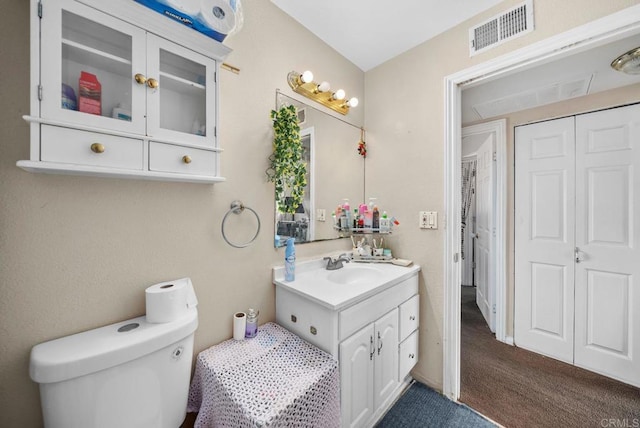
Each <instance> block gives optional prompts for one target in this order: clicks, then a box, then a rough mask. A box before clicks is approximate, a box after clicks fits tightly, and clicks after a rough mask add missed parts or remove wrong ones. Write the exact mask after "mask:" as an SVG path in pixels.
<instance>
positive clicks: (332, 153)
mask: <svg viewBox="0 0 640 428" xmlns="http://www.w3.org/2000/svg"><path fill="white" fill-rule="evenodd" d="M285 105H294V106H295V107H296V109H297V111H298V124H299V125H300V136H301V138H302V144H303V147H304V156H303V158H304V161H305V162H306V163H307V186H306V188H305V192H304V201H303V203H302V204H301V205H300V206H298V208H297V209H296V213H295V214H283V213H281V212H278V211H277V209H276V211H275V225H276V227H275V230H276V236H275V240H274V243H275V246H276V247H278V246H284V245H286V243H287V239H289V238H292V237H293V238H295V243H296V244H298V243H305V242H313V241H321V240H327V239H336V238H340V237H342V236H344V235H343V234H341V233H340V232H339V231H338V230H336V229H335V228H334V219H333V218H332V213H334V212H335V210H336V208H337V207H338V205H341V204H342V203H343V202H344V200H345V199H349V204H350V205H351V207H352V208H351V209H352V210H353V207H354V206H357V204H359V203H361V202H362V201H363V200H364V163H365V159H364V158H363V157H362V156H360V155H359V154H358V150H357V149H358V141H360V131H361V130H360V128H358V127H356V126H354V125H352V124H350V123H347V122H345V121H343V120H341V119H339V118H337V117H335V116H332V115H330V114H328V113H325V112H323V111H321V110H319V109H316V108H314V107H312V106H310V105H308V104H305V103H304V102H302V101H299V100H297V99H295V98H292V97H290V96H287V95H284V94H283V93H281V92H279V91H276V109H279V108H281V107H283V106H285ZM322 213H323V214H324V218H323V217H322ZM318 214H320V215H318Z"/></svg>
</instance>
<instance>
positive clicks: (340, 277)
mask: <svg viewBox="0 0 640 428" xmlns="http://www.w3.org/2000/svg"><path fill="white" fill-rule="evenodd" d="M381 273H382V272H381V271H380V270H379V269H376V268H374V267H371V266H359V265H345V266H344V267H343V268H342V269H339V270H334V271H332V272H331V273H329V274H328V275H327V279H328V280H329V281H331V282H335V283H337V284H364V283H367V282H371V281H373V280H375V279H376V278H377V277H379V276H380V274H381Z"/></svg>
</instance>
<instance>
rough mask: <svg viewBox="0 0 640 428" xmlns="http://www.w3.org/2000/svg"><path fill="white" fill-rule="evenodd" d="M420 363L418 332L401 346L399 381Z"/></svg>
mask: <svg viewBox="0 0 640 428" xmlns="http://www.w3.org/2000/svg"><path fill="white" fill-rule="evenodd" d="M417 362H418V330H416V331H414V332H413V333H412V334H411V335H410V336H409V337H407V339H406V340H405V341H404V342H402V343H401V344H400V350H399V355H398V379H400V381H402V380H403V379H404V378H405V377H406V376H407V375H408V374H409V372H410V371H411V369H412V368H413V366H415V365H416V363H417Z"/></svg>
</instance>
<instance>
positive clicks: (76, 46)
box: [62, 39, 131, 76]
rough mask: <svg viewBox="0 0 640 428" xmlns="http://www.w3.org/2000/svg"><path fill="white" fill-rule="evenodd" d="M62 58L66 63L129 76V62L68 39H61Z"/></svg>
mask: <svg viewBox="0 0 640 428" xmlns="http://www.w3.org/2000/svg"><path fill="white" fill-rule="evenodd" d="M62 57H63V58H64V59H66V60H67V61H73V62H76V63H78V64H83V65H91V67H93V68H98V69H101V70H104V71H108V72H110V73H113V74H117V75H120V76H128V75H130V74H131V61H130V60H128V59H126V58H122V57H119V56H116V55H112V54H110V53H108V52H104V51H101V50H98V49H95V48H92V47H90V46H86V45H83V44H82V43H78V42H75V41H73V40H69V39H62Z"/></svg>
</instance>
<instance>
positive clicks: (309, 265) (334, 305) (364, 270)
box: [273, 258, 420, 310]
mask: <svg viewBox="0 0 640 428" xmlns="http://www.w3.org/2000/svg"><path fill="white" fill-rule="evenodd" d="M326 267H327V261H326V260H325V259H323V258H318V259H312V260H307V261H303V262H300V263H296V271H295V279H294V280H293V281H286V280H285V275H284V273H285V272H284V266H278V267H275V268H274V269H273V283H274V284H276V285H277V286H278V287H281V288H283V289H285V290H287V291H288V292H291V293H294V294H298V295H301V296H304V297H306V298H308V299H310V300H312V301H314V302H316V303H319V304H320V305H322V306H324V307H326V308H328V309H330V310H340V309H342V308H345V307H348V306H349V305H352V304H355V303H357V302H359V301H362V300H364V299H366V298H367V297H369V296H372V295H373V294H376V293H379V292H381V291H382V290H385V289H387V288H389V287H392V286H394V285H395V284H398V283H400V282H402V281H404V280H405V279H407V278H409V277H411V276H413V275H415V274H416V272H417V271H419V270H420V266H418V265H412V266H408V267H405V266H396V265H394V264H391V263H366V264H365V263H357V262H353V261H352V262H350V263H344V265H343V267H342V268H340V269H337V270H327V269H326ZM276 306H277V302H276Z"/></svg>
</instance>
